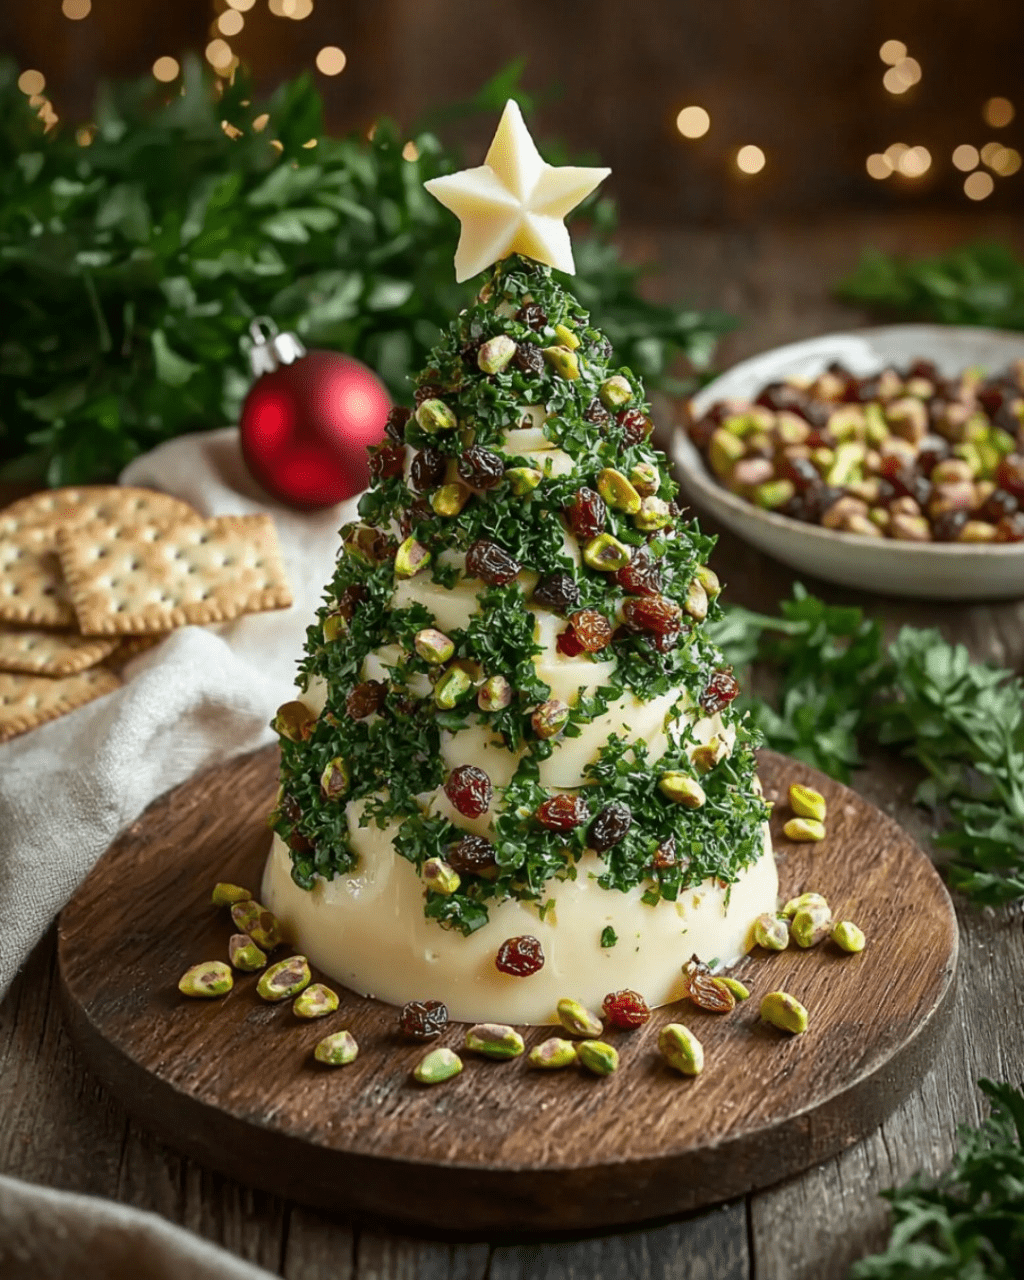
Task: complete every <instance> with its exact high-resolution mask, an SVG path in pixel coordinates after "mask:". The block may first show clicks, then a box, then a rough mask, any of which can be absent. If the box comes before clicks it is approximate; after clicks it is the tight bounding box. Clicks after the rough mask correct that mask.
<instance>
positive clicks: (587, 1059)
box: [576, 1040, 619, 1076]
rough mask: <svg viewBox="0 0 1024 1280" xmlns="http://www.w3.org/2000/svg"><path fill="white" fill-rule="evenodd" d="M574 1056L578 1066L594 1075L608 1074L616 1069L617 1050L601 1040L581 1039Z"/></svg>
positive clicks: (617, 1062)
mask: <svg viewBox="0 0 1024 1280" xmlns="http://www.w3.org/2000/svg"><path fill="white" fill-rule="evenodd" d="M576 1057H577V1058H578V1059H579V1063H580V1066H581V1067H585V1068H586V1070H587V1071H590V1072H592V1073H593V1074H594V1075H595V1076H610V1075H611V1074H612V1072H613V1071H617V1070H618V1066H619V1053H618V1050H617V1049H614V1048H613V1047H612V1046H611V1045H610V1044H606V1043H605V1042H604V1041H603V1040H581V1041H580V1042H579V1044H578V1045H577V1046H576Z"/></svg>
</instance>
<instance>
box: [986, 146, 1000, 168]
mask: <svg viewBox="0 0 1024 1280" xmlns="http://www.w3.org/2000/svg"><path fill="white" fill-rule="evenodd" d="M1002 150H1003V144H1002V143H1001V142H986V143H985V145H984V146H983V147H982V149H981V162H982V164H987V165H988V167H989V168H990V169H994V168H995V164H994V163H993V161H994V160H995V159H996V157H997V156H998V155H999V153H1000V151H1002Z"/></svg>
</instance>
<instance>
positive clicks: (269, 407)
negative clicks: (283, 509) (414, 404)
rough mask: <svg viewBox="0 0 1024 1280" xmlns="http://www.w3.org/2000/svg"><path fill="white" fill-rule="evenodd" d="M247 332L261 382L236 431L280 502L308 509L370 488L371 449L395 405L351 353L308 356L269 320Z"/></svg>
mask: <svg viewBox="0 0 1024 1280" xmlns="http://www.w3.org/2000/svg"><path fill="white" fill-rule="evenodd" d="M264 329H266V330H267V332H266V334H264V332H263V330H264ZM249 332H250V333H251V334H252V340H253V345H252V352H251V359H252V371H253V373H254V375H255V376H256V381H255V383H254V384H253V386H252V389H251V390H250V392H249V394H248V395H247V396H246V398H245V403H244V404H243V405H242V413H241V417H240V419H239V423H238V431H239V435H240V437H241V445H242V455H243V457H244V458H245V461H246V463H247V465H248V467H249V470H250V471H251V472H252V474H253V476H254V477H255V478H256V479H257V480H258V481H259V483H260V484H261V485H262V486H263V487H264V489H266V490H267V491H268V492H269V493H272V494H273V495H274V497H275V498H280V499H281V501H282V502H286V503H288V505H289V506H292V507H302V508H306V509H307V510H315V509H317V508H319V507H330V506H333V505H334V504H335V503H336V502H341V501H342V500H343V499H344V498H351V497H352V495H353V494H356V493H359V492H360V490H362V489H365V488H366V486H367V485H368V484H369V482H370V472H369V466H368V457H367V452H366V450H367V448H368V447H369V446H371V445H377V444H380V442H381V440H382V439H383V438H384V424H385V422H386V420H387V416H388V411H389V410H390V408H391V398H390V397H389V395H388V393H387V391H386V390H385V389H384V386H383V384H382V383H381V382H380V380H379V379H378V378H377V376H376V375H375V374H374V373H372V372H371V370H369V369H368V368H367V367H366V365H364V364H360V363H359V361H358V360H353V359H352V357H351V356H345V355H341V354H340V353H338V352H336V351H308V352H307V351H306V349H305V347H304V346H303V345H302V343H301V342H300V341H299V339H298V338H297V337H296V336H295V334H293V333H278V331H277V326H276V325H275V324H274V322H273V321H272V320H266V319H263V318H260V319H257V320H254V321H253V322H252V324H251V325H250V327H249Z"/></svg>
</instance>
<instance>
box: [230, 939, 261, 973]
mask: <svg viewBox="0 0 1024 1280" xmlns="http://www.w3.org/2000/svg"><path fill="white" fill-rule="evenodd" d="M228 959H229V960H230V961H231V967H232V968H234V969H240V970H241V971H242V973H255V972H256V970H257V969H263V968H265V967H266V963H267V957H266V953H265V952H263V951H261V950H260V948H259V947H258V946H257V945H256V943H255V942H253V940H252V938H250V937H249V935H248V934H247V933H233V934H232V935H231V937H230V938H228Z"/></svg>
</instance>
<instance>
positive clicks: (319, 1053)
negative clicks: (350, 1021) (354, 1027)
mask: <svg viewBox="0 0 1024 1280" xmlns="http://www.w3.org/2000/svg"><path fill="white" fill-rule="evenodd" d="M358 1054H359V1045H358V1044H356V1038H355V1036H354V1035H353V1034H352V1032H351V1031H335V1032H334V1033H333V1034H332V1035H329V1036H324V1038H323V1039H322V1040H321V1041H320V1043H319V1044H318V1045H317V1047H316V1048H315V1049H314V1050H313V1057H314V1058H316V1060H317V1062H322V1063H323V1064H324V1066H325V1067H347V1066H348V1064H349V1063H350V1062H355V1060H356V1057H357V1056H358Z"/></svg>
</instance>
